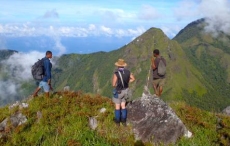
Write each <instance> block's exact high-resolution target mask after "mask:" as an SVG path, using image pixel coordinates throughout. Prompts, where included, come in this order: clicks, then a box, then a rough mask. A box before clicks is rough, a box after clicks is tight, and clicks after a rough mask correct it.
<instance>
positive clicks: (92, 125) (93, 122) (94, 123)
mask: <svg viewBox="0 0 230 146" xmlns="http://www.w3.org/2000/svg"><path fill="white" fill-rule="evenodd" d="M97 126H98V122H97V119H96V117H95V116H94V117H89V127H90V128H91V129H92V130H95V129H96V128H97Z"/></svg>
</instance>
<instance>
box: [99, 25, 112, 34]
mask: <svg viewBox="0 0 230 146" xmlns="http://www.w3.org/2000/svg"><path fill="white" fill-rule="evenodd" d="M100 29H101V31H103V32H105V33H106V34H107V35H112V34H113V32H112V30H111V28H109V27H106V26H104V25H102V26H101V27H100Z"/></svg>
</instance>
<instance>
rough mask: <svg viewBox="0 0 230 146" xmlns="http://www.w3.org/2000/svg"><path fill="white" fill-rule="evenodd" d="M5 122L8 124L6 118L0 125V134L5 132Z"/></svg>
mask: <svg viewBox="0 0 230 146" xmlns="http://www.w3.org/2000/svg"><path fill="white" fill-rule="evenodd" d="M7 122H8V118H6V119H5V120H3V121H2V122H1V123H0V132H2V131H5V129H6V125H7Z"/></svg>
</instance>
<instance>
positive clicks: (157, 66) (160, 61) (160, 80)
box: [151, 49, 166, 97]
mask: <svg viewBox="0 0 230 146" xmlns="http://www.w3.org/2000/svg"><path fill="white" fill-rule="evenodd" d="M151 63H152V69H153V89H154V92H155V94H156V96H158V97H160V96H161V94H162V92H163V86H164V84H165V74H166V60H165V59H164V58H163V57H162V56H160V51H159V50H158V49H155V50H153V57H152V59H151Z"/></svg>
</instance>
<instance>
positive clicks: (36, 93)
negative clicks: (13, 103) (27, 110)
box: [33, 87, 41, 97]
mask: <svg viewBox="0 0 230 146" xmlns="http://www.w3.org/2000/svg"><path fill="white" fill-rule="evenodd" d="M40 90H41V88H39V87H38V88H37V89H36V90H35V91H34V93H33V97H36V96H38V92H39V91H40Z"/></svg>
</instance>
